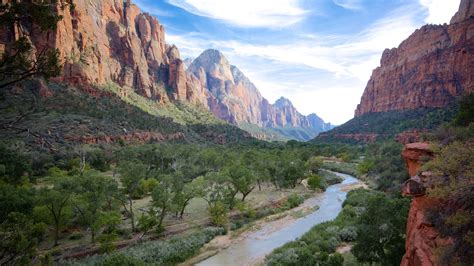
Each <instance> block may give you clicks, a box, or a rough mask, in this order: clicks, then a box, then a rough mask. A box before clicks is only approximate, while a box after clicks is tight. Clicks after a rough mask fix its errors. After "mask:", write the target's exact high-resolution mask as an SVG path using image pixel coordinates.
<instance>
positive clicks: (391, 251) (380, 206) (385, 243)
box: [352, 194, 409, 265]
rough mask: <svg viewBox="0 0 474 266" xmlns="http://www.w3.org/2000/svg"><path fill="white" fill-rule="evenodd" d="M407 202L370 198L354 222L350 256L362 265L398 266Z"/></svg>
mask: <svg viewBox="0 0 474 266" xmlns="http://www.w3.org/2000/svg"><path fill="white" fill-rule="evenodd" d="M408 206H409V201H408V200H407V199H392V198H389V197H388V196H386V195H384V194H376V195H373V196H371V197H370V198H369V199H368V201H367V208H366V210H365V212H364V213H363V214H362V215H361V216H360V218H359V220H358V221H357V225H358V232H357V237H356V241H355V242H356V244H355V245H354V248H353V251H352V252H353V253H354V255H355V257H356V258H357V260H358V261H360V262H363V263H380V264H382V265H399V264H400V261H401V259H402V256H403V254H404V253H405V237H404V236H405V225H406V220H407V216H408Z"/></svg>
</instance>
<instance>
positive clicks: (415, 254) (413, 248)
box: [400, 196, 452, 266]
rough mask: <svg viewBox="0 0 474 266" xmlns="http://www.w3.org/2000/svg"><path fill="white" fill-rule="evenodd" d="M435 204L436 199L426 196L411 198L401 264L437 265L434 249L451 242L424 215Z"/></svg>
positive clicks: (405, 265)
mask: <svg viewBox="0 0 474 266" xmlns="http://www.w3.org/2000/svg"><path fill="white" fill-rule="evenodd" d="M436 204H438V202H436V200H433V199H430V198H428V197H426V196H423V197H417V198H414V199H413V200H412V202H411V205H410V211H409V214H408V220H407V229H406V230H407V231H406V240H405V249H406V253H405V255H404V256H403V259H402V261H401V264H400V265H401V266H417V265H420V266H431V265H439V264H438V263H437V261H436V250H437V249H439V248H441V247H444V246H447V245H450V244H451V243H452V240H451V239H445V238H442V237H441V236H440V234H439V232H438V231H437V230H436V228H435V227H434V226H433V225H432V224H431V223H430V222H429V221H428V219H427V217H426V212H427V210H428V209H429V208H430V207H431V206H434V205H436Z"/></svg>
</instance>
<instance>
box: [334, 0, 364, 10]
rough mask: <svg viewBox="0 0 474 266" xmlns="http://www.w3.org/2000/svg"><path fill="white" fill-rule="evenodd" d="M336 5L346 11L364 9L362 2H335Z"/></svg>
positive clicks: (336, 0)
mask: <svg viewBox="0 0 474 266" xmlns="http://www.w3.org/2000/svg"><path fill="white" fill-rule="evenodd" d="M333 2H334V4H336V5H338V6H340V7H343V8H345V9H351V10H359V9H362V8H363V6H362V0H333Z"/></svg>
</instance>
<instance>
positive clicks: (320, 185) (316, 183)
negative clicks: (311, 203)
mask: <svg viewBox="0 0 474 266" xmlns="http://www.w3.org/2000/svg"><path fill="white" fill-rule="evenodd" d="M308 185H309V187H310V188H311V189H312V190H318V189H319V190H322V191H324V190H326V187H327V185H326V183H325V182H324V180H323V178H322V177H321V176H318V175H312V176H310V177H308Z"/></svg>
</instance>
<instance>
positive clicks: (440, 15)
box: [419, 0, 461, 24]
mask: <svg viewBox="0 0 474 266" xmlns="http://www.w3.org/2000/svg"><path fill="white" fill-rule="evenodd" d="M419 1H420V4H421V5H422V6H423V7H425V8H426V9H428V12H429V15H428V17H427V18H426V19H425V22H426V23H430V24H444V23H449V21H450V20H451V18H452V17H453V15H454V14H455V13H456V11H457V10H458V8H459V4H460V2H461V0H419Z"/></svg>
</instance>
